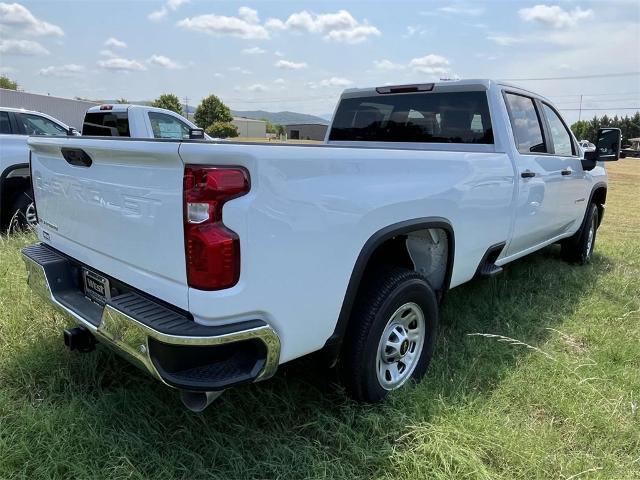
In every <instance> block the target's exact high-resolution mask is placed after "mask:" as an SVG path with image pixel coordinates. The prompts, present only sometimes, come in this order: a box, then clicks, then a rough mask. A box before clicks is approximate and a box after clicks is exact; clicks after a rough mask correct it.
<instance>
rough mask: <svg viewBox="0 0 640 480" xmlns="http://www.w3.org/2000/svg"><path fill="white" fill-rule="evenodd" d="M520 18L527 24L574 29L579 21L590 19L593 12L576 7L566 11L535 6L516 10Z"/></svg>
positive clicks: (546, 6) (552, 6) (554, 7)
mask: <svg viewBox="0 0 640 480" xmlns="http://www.w3.org/2000/svg"><path fill="white" fill-rule="evenodd" d="M518 14H519V15H520V18H522V19H523V20H525V21H527V22H538V23H542V24H543V25H547V26H551V27H554V28H564V27H575V26H576V25H577V24H578V23H579V22H580V21H581V20H585V19H587V18H591V17H592V16H593V10H591V9H588V10H583V9H581V8H580V7H576V8H574V9H573V10H571V11H567V10H565V9H563V8H562V7H559V6H558V5H536V6H534V7H531V8H522V9H520V10H518Z"/></svg>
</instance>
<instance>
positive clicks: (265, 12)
mask: <svg viewBox="0 0 640 480" xmlns="http://www.w3.org/2000/svg"><path fill="white" fill-rule="evenodd" d="M0 73H2V74H5V75H8V76H9V77H10V78H12V79H14V80H16V81H17V82H18V83H19V85H20V88H22V89H24V90H26V91H29V92H34V93H45V94H50V95H55V96H62V97H83V98H90V99H114V98H121V97H124V98H127V99H129V100H151V99H153V98H156V97H157V96H158V95H160V94H161V93H165V92H170V93H175V94H177V95H178V96H179V97H180V98H181V99H184V98H185V97H187V98H188V102H189V104H190V105H197V103H198V102H199V101H200V100H201V99H202V98H203V97H205V96H207V95H209V94H211V93H213V94H216V95H218V96H219V97H221V98H222V100H223V101H225V102H226V103H227V104H228V105H229V106H230V107H231V108H233V109H235V110H257V109H264V110H269V111H281V110H290V111H296V112H303V113H311V114H316V115H323V116H327V115H330V114H331V113H332V111H333V109H334V107H335V104H336V101H337V99H338V96H339V94H340V92H341V91H342V90H344V89H345V88H352V87H371V86H379V85H385V84H402V83H415V82H430V81H437V80H440V79H443V78H448V79H456V78H494V79H500V80H511V81H512V83H516V84H518V85H521V86H523V87H525V88H528V89H531V90H534V91H536V92H538V93H541V94H543V95H546V96H548V97H549V98H551V100H553V101H554V102H555V103H556V105H557V106H558V108H559V109H560V110H561V111H562V113H563V115H564V116H565V117H566V118H567V120H568V121H570V122H573V121H575V120H577V119H578V117H579V116H581V118H583V119H584V118H591V117H593V115H594V114H597V115H603V114H605V113H606V114H610V115H612V114H622V115H624V114H625V113H626V114H632V113H634V111H635V110H633V108H640V1H639V0H628V1H624V0H623V1H618V0H608V1H597V2H589V1H568V0H556V1H555V2H552V3H538V2H537V1H535V0H534V1H505V0H503V1H393V2H391V1H375V2H374V1H368V2H365V1H343V2H333V1H314V2H307V1H279V2H270V1H253V2H250V1H246V2H245V1H242V2H230V1H221V0H218V1H204V0H163V1H151V0H149V1H147V0H144V1H143V0H139V1H126V2H125V1H118V0H109V1H104V0H84V1H60V0H47V1H44V0H39V1H26V0H23V1H20V2H17V3H12V2H0ZM566 77H572V78H566ZM541 79H543V80H541ZM580 95H582V108H583V110H582V112H580V111H579V109H580Z"/></svg>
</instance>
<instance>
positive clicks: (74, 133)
mask: <svg viewBox="0 0 640 480" xmlns="http://www.w3.org/2000/svg"><path fill="white" fill-rule="evenodd" d="M78 135H80V134H79V133H78V130H76V129H75V128H74V127H69V129H68V130H67V136H69V137H76V136H78Z"/></svg>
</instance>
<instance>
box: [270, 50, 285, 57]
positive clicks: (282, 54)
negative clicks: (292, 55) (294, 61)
mask: <svg viewBox="0 0 640 480" xmlns="http://www.w3.org/2000/svg"><path fill="white" fill-rule="evenodd" d="M273 54H274V55H275V56H276V57H284V53H282V52H281V51H280V50H276V51H275V52H273Z"/></svg>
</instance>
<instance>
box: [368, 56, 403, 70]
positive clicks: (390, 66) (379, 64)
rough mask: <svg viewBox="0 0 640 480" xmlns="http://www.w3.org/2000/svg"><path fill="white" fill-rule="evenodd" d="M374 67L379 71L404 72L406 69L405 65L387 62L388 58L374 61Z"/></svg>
mask: <svg viewBox="0 0 640 480" xmlns="http://www.w3.org/2000/svg"><path fill="white" fill-rule="evenodd" d="M373 65H374V66H375V67H376V68H377V69H378V70H402V69H404V68H405V66H404V65H401V64H399V63H393V62H392V61H391V60H387V59H386V58H385V59H383V60H374V61H373Z"/></svg>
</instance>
